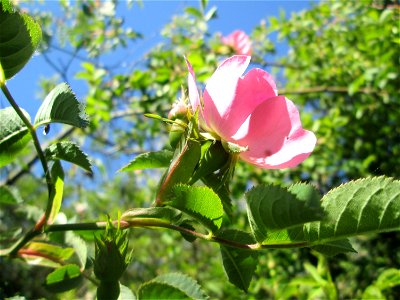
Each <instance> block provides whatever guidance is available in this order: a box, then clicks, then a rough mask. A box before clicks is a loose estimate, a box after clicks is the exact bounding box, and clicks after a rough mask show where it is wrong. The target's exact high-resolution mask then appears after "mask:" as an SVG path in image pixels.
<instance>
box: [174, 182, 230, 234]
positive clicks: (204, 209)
mask: <svg viewBox="0 0 400 300" xmlns="http://www.w3.org/2000/svg"><path fill="white" fill-rule="evenodd" d="M171 197H172V199H171V202H169V203H168V204H169V205H171V206H172V207H175V208H176V209H179V210H181V211H183V212H185V213H187V214H188V215H190V216H191V217H193V218H195V219H196V220H197V221H199V222H200V223H202V224H203V225H204V226H206V227H207V228H209V229H210V230H212V231H216V230H218V229H219V228H220V227H221V224H222V217H223V213H224V210H223V208H222V203H221V200H220V199H219V197H218V195H217V194H215V193H214V191H213V190H212V189H210V188H208V187H205V186H204V187H200V186H188V185H183V184H179V185H176V186H175V187H174V188H173V194H172V195H171Z"/></svg>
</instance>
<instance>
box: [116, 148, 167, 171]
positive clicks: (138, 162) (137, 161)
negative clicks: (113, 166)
mask: <svg viewBox="0 0 400 300" xmlns="http://www.w3.org/2000/svg"><path fill="white" fill-rule="evenodd" d="M173 155H174V153H173V152H172V151H170V150H161V151H157V152H147V153H142V154H139V155H138V156H136V157H135V158H134V159H133V160H131V161H130V162H129V163H128V164H127V165H126V166H124V167H122V168H121V169H119V170H118V172H126V171H134V170H144V169H152V168H166V167H168V166H169V164H170V162H171V159H172V157H173Z"/></svg>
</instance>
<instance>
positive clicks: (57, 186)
mask: <svg viewBox="0 0 400 300" xmlns="http://www.w3.org/2000/svg"><path fill="white" fill-rule="evenodd" d="M51 178H52V179H53V189H52V191H51V194H50V197H51V198H52V202H53V205H52V207H51V211H50V214H49V216H48V219H47V223H48V224H52V223H53V222H54V220H55V219H56V217H57V214H58V212H59V211H60V208H61V203H62V199H63V193H64V171H63V169H62V166H61V163H60V162H59V161H55V162H54V164H53V167H52V168H51Z"/></svg>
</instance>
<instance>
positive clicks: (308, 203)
mask: <svg viewBox="0 0 400 300" xmlns="http://www.w3.org/2000/svg"><path fill="white" fill-rule="evenodd" d="M246 198H247V206H248V216H249V221H250V225H251V228H252V230H253V232H254V236H255V237H256V239H257V241H259V242H263V241H264V240H265V239H266V238H267V237H268V234H270V232H272V231H274V230H277V231H279V230H282V229H285V228H290V227H294V226H296V225H300V224H304V223H307V222H311V221H315V220H319V219H321V216H322V214H321V208H320V203H319V195H318V193H317V192H316V191H315V189H314V188H313V187H312V186H310V185H306V184H297V185H294V186H292V187H291V188H290V189H289V190H287V189H284V188H282V187H279V186H273V185H264V186H258V187H256V188H253V189H251V190H250V191H249V192H248V193H247V194H246Z"/></svg>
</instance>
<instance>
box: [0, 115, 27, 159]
mask: <svg viewBox="0 0 400 300" xmlns="http://www.w3.org/2000/svg"><path fill="white" fill-rule="evenodd" d="M21 110H22V112H23V113H24V115H25V116H26V118H27V119H28V120H30V116H29V114H28V113H27V112H26V111H25V110H23V109H22V108H21ZM30 140H31V135H30V134H29V130H28V128H27V127H26V126H25V124H24V122H23V121H22V120H21V118H20V117H19V116H18V114H17V113H16V112H15V110H14V109H13V108H12V107H6V108H3V109H0V167H3V166H5V165H7V164H8V163H10V162H12V161H13V160H14V159H15V158H16V157H17V154H18V153H19V152H21V151H22V150H23V149H24V148H25V146H26V144H27V143H28V142H29V141H30Z"/></svg>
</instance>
